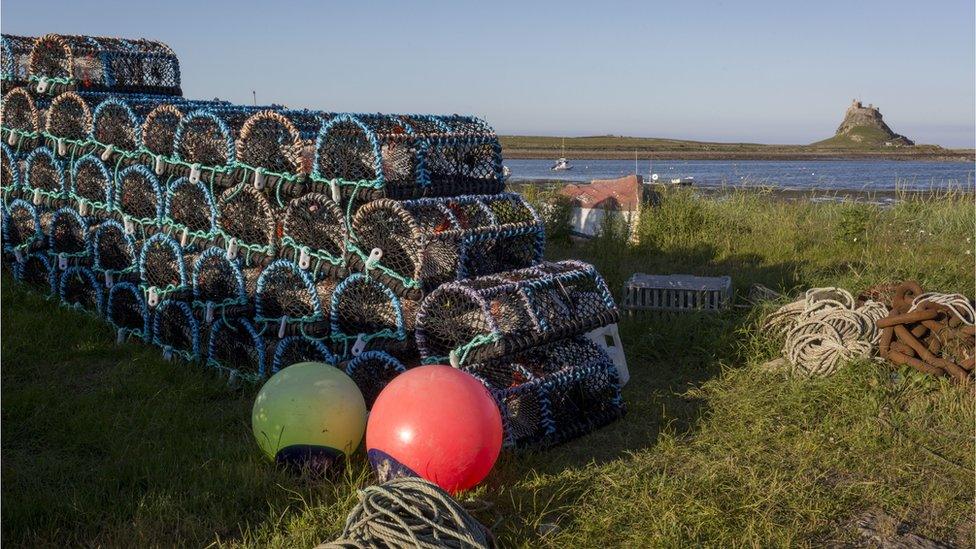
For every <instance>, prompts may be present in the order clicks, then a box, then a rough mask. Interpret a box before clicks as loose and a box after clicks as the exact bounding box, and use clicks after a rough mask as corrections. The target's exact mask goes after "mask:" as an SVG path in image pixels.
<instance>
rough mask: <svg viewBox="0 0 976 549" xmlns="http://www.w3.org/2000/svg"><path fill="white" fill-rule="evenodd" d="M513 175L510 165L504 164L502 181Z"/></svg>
mask: <svg viewBox="0 0 976 549" xmlns="http://www.w3.org/2000/svg"><path fill="white" fill-rule="evenodd" d="M509 177H512V170H510V169H509V168H508V166H505V165H504V164H503V165H502V181H508V178H509Z"/></svg>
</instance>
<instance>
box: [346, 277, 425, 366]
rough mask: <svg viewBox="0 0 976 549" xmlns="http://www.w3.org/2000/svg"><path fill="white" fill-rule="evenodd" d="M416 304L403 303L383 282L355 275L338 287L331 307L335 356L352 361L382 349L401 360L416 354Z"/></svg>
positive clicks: (411, 302)
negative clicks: (411, 333)
mask: <svg viewBox="0 0 976 549" xmlns="http://www.w3.org/2000/svg"><path fill="white" fill-rule="evenodd" d="M415 310H416V302H413V301H410V300H403V299H401V298H400V297H398V296H397V295H396V294H394V293H393V291H392V290H391V289H390V288H389V287H387V286H386V285H384V284H383V283H382V282H380V281H378V280H375V279H372V278H369V277H368V276H366V275H364V274H361V273H356V274H353V275H350V276H349V277H347V278H346V279H344V280H343V281H342V282H340V283H339V285H338V286H336V288H335V291H334V292H333V293H332V299H331V304H330V321H331V325H332V340H333V341H334V342H335V344H336V353H337V354H338V355H340V356H341V357H342V358H350V357H353V356H355V355H358V354H359V353H361V352H363V351H367V350H381V351H387V352H389V353H391V354H395V355H397V356H399V357H401V358H404V357H409V356H410V355H411V354H414V353H413V349H414V347H413V342H412V338H409V337H408V333H409V332H412V331H413V317H414V312H415Z"/></svg>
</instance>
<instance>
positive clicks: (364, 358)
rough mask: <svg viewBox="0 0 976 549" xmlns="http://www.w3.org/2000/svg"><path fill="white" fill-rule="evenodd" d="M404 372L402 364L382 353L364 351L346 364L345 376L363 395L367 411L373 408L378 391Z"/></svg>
mask: <svg viewBox="0 0 976 549" xmlns="http://www.w3.org/2000/svg"><path fill="white" fill-rule="evenodd" d="M405 371H407V369H406V368H405V367H404V366H403V363H402V362H400V361H399V360H397V359H395V358H393V357H392V356H390V355H389V354H387V353H384V352H383V351H366V352H364V353H361V354H359V355H357V356H356V357H355V358H353V359H352V360H350V361H349V362H348V363H347V364H346V374H347V375H348V376H349V377H350V378H352V380H353V381H355V382H356V386H357V387H359V390H360V392H362V393H363V399H365V400H366V408H367V409H369V408H372V407H373V403H374V402H376V397H378V396H379V394H380V391H382V390H383V388H384V387H386V386H387V384H389V383H390V382H391V381H393V378H395V377H396V376H398V375H400V374H401V373H403V372H405Z"/></svg>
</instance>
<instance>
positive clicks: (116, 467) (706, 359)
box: [0, 191, 976, 547]
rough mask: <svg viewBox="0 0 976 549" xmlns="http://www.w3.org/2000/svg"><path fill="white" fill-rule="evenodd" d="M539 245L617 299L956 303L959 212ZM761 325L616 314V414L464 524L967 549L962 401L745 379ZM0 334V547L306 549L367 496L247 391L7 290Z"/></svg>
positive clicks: (743, 206) (759, 347)
mask: <svg viewBox="0 0 976 549" xmlns="http://www.w3.org/2000/svg"><path fill="white" fill-rule="evenodd" d="M534 198H536V199H543V200H544V199H546V198H545V197H534ZM550 232H551V233H552V234H553V236H554V242H551V243H550V247H549V251H548V252H547V253H548V255H549V256H550V257H553V258H559V257H581V258H584V259H586V260H588V261H592V262H594V263H595V264H596V265H597V266H598V267H599V268H600V270H601V272H602V273H603V274H604V275H606V277H607V279H608V281H609V282H610V284H611V286H612V287H613V288H615V289H619V288H620V286H621V284H622V282H623V280H624V279H626V278H627V277H628V276H629V275H630V273H631V272H633V271H635V270H636V271H644V272H656V273H672V272H678V273H691V274H703V275H709V274H730V275H732V276H733V279H734V281H735V285H736V288H737V290H738V291H739V293H740V294H743V293H744V291H745V290H746V289H747V288H748V286H749V285H750V284H752V283H754V282H758V283H762V284H765V285H767V286H771V287H773V288H777V289H779V290H784V291H785V290H799V289H801V288H805V287H809V286H816V285H840V286H844V287H847V288H849V289H852V290H854V291H860V290H862V289H864V288H866V287H867V286H869V285H872V284H875V283H881V282H891V281H895V280H899V279H902V278H916V279H918V280H919V281H921V282H922V284H923V285H924V286H925V287H926V288H932V289H938V290H941V291H961V292H965V293H967V294H970V295H971V294H972V293H973V274H972V273H973V271H972V269H973V257H972V255H971V254H972V248H973V244H972V241H971V239H972V237H973V233H974V219H973V208H972V196H971V195H963V196H945V197H941V198H934V199H930V200H909V201H905V202H902V203H900V204H899V205H897V206H895V207H894V208H890V209H880V208H878V207H875V206H870V205H865V204H857V203H844V204H811V203H787V202H780V201H774V200H770V199H769V198H768V197H764V196H760V195H756V194H746V193H733V194H732V195H730V196H727V197H724V198H723V199H722V200H702V199H699V198H696V197H695V196H694V195H692V194H691V193H690V192H686V191H677V192H669V193H666V194H665V195H664V196H663V197H662V203H661V205H660V207H657V208H654V209H652V210H647V211H645V212H644V215H643V217H642V221H641V225H640V228H639V232H640V234H641V243H640V244H638V245H631V246H627V245H625V244H622V243H621V241H620V239H619V238H611V237H606V238H602V239H597V240H595V241H592V242H589V243H585V244H576V245H574V244H571V243H569V242H568V241H566V240H564V239H563V238H561V236H560V235H561V233H560V231H558V230H551V231H550ZM967 239H969V240H967ZM766 310H768V308H766V309H763V308H760V309H748V308H736V309H734V310H732V311H730V312H727V313H723V314H720V315H714V316H709V315H681V316H647V317H635V318H625V319H624V320H623V321H622V324H621V330H622V334H621V335H622V337H623V338H624V343H625V348H626V351H627V356H628V361H629V364H630V369H631V373H632V380H631V382H630V384H629V385H628V386H627V387H626V388H625V391H624V397H625V400H626V402H627V405H628V410H629V411H628V414H627V416H626V417H625V418H623V419H621V420H620V421H618V422H616V423H614V424H612V425H610V426H608V427H606V428H604V429H601V430H599V431H597V432H595V433H593V434H591V435H589V436H586V437H583V438H582V439H579V440H576V441H573V442H571V443H568V444H565V445H562V446H559V447H557V448H554V449H552V450H550V451H547V452H540V453H535V454H523V455H512V454H504V455H503V457H502V459H501V461H500V463H499V464H498V465H497V466H496V469H495V470H494V471H493V472H492V474H491V475H490V476H489V478H488V479H487V482H486V483H485V485H484V486H482V487H480V488H478V489H477V490H476V491H475V492H474V493H473V494H472V497H476V498H479V499H482V500H485V501H487V502H489V503H490V504H491V507H490V508H489V509H487V510H484V511H480V512H478V513H477V516H478V518H479V519H481V520H482V522H484V523H485V524H488V525H489V526H491V527H492V529H493V530H494V532H495V534H496V536H498V537H499V539H500V541H501V542H502V543H503V545H504V546H525V547H538V546H549V547H614V546H661V545H664V546H679V545H692V544H694V545H702V544H707V545H713V546H730V545H762V546H786V545H823V544H826V543H835V542H839V543H850V542H857V541H859V540H858V537H857V536H858V534H857V529H856V526H855V522H856V520H857V518H858V517H860V516H861V515H862V514H863V513H865V512H867V511H870V510H880V511H883V512H884V513H886V514H887V515H890V516H891V517H894V518H895V520H897V521H903V522H904V523H905V524H904V525H903V527H902V528H903V529H904V528H907V529H908V530H910V531H912V532H914V533H917V534H919V535H923V536H926V537H930V538H933V539H938V540H943V541H947V542H949V543H953V544H957V545H959V546H961V547H965V546H972V545H973V542H974V540H973V527H974V523H973V507H972V501H973V499H972V498H973V492H974V489H976V486H974V469H973V462H974V459H976V452H974V439H973V432H974V428H976V418H974V409H973V404H972V403H973V390H972V388H960V387H956V386H953V385H951V384H949V383H948V382H946V381H945V380H938V379H933V378H930V377H926V376H924V375H921V374H918V373H916V372H914V371H912V370H906V369H898V370H896V369H891V368H889V367H887V366H882V365H877V364H874V363H870V362H863V363H856V364H851V365H848V366H847V367H845V368H843V369H842V370H841V371H840V372H839V373H838V374H837V375H835V376H833V377H831V378H827V379H817V380H803V379H794V378H792V377H791V376H789V375H787V374H786V373H784V372H781V371H770V370H769V369H766V368H762V367H760V365H761V364H762V363H764V362H766V361H767V360H769V359H770V358H773V357H774V356H776V348H777V343H776V342H775V341H771V340H769V339H768V338H767V337H766V334H764V333H762V331H761V330H759V329H758V327H757V325H758V323H759V321H760V319H761V317H762V314H763V313H764V312H765V311H766ZM0 323H2V352H3V368H2V371H0V374H2V403H3V404H2V430H3V439H2V498H3V503H4V505H3V507H2V519H3V520H2V538H3V542H5V543H7V544H10V545H12V546H14V545H24V546H37V545H64V546H74V545H108V546H143V545H163V546H171V545H196V546H199V545H207V544H211V543H213V544H217V545H230V546H272V547H293V546H311V545H313V544H315V543H318V542H320V541H323V540H326V539H330V538H333V537H335V536H336V535H337V534H338V533H339V531H340V530H341V526H342V523H343V521H344V518H345V514H346V513H347V512H348V511H349V509H350V508H351V507H352V505H353V504H354V502H355V490H354V488H355V487H357V486H361V485H363V484H366V483H369V482H370V476H369V471H368V468H367V467H366V466H365V464H364V461H365V460H364V458H363V455H362V452H361V451H360V452H359V453H357V454H356V455H354V456H352V459H351V466H350V468H349V469H348V471H347V473H346V475H345V476H344V477H343V478H342V479H340V480H338V481H337V482H335V483H330V482H325V481H316V480H310V479H304V478H300V477H295V476H292V475H289V474H286V473H284V472H280V471H277V470H275V469H274V468H273V467H272V466H271V465H270V464H268V463H266V462H265V461H264V460H263V458H262V457H261V455H260V453H259V450H258V448H257V446H256V444H255V443H254V442H253V440H252V438H251V433H250V426H249V419H250V407H251V402H252V399H253V396H254V392H255V390H254V389H253V388H252V389H247V390H239V391H233V390H229V389H226V388H225V387H224V386H223V384H222V382H221V381H220V380H218V379H216V378H215V377H212V376H210V375H209V374H208V373H207V372H205V371H204V370H203V369H202V368H201V367H199V366H193V365H184V364H179V363H167V362H164V361H162V360H161V359H160V358H159V353H158V351H157V350H155V349H152V348H149V347H145V346H142V345H138V344H126V345H122V346H117V345H115V343H114V337H113V334H112V333H111V332H110V330H108V329H107V328H105V327H104V325H103V324H102V323H100V322H99V321H97V320H95V319H91V318H88V317H85V316H83V315H80V314H79V313H76V312H74V311H68V310H65V309H62V308H59V307H57V306H56V305H55V304H54V303H52V302H50V301H46V300H45V299H43V298H41V297H39V296H37V295H35V294H32V293H29V292H27V291H26V290H25V289H24V288H22V287H20V286H19V285H17V284H16V283H14V282H13V281H12V280H11V278H10V277H9V276H8V275H7V274H4V275H3V279H2V310H0ZM542 525H544V526H543V527H542V528H540V526H542ZM551 525H555V526H556V527H555V528H552V526H551ZM892 530H895V526H892ZM541 532H548V533H547V534H546V535H542V534H541ZM861 541H863V540H861Z"/></svg>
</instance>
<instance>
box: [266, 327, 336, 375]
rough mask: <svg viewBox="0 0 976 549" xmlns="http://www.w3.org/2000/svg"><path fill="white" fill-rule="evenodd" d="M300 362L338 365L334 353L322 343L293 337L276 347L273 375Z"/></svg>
mask: <svg viewBox="0 0 976 549" xmlns="http://www.w3.org/2000/svg"><path fill="white" fill-rule="evenodd" d="M300 362H323V363H325V364H329V365H332V366H335V365H336V364H337V362H336V358H335V356H333V355H332V351H330V350H329V348H328V347H327V346H326V345H325V343H323V342H322V341H320V340H318V339H312V338H309V337H305V336H300V335H293V336H287V337H285V338H283V339H280V340H279V341H278V344H277V345H276V346H275V352H274V357H273V358H272V361H271V373H272V374H273V373H275V372H277V371H278V370H280V369H282V368H287V367H288V366H291V365H292V364H298V363H300Z"/></svg>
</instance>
